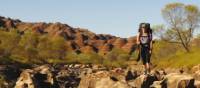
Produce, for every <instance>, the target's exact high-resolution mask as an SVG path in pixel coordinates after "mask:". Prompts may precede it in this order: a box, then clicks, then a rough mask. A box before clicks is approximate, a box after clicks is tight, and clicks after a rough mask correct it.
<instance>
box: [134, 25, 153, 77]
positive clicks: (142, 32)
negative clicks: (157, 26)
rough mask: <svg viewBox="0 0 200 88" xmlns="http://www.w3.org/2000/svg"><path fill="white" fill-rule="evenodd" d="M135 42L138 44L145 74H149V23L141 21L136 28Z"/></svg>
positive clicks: (150, 44)
mask: <svg viewBox="0 0 200 88" xmlns="http://www.w3.org/2000/svg"><path fill="white" fill-rule="evenodd" d="M137 44H138V45H139V47H140V49H139V59H140V58H141V59H142V62H143V65H144V68H145V71H144V73H145V75H149V74H150V57H151V53H152V48H153V45H152V30H151V28H150V24H149V23H141V24H140V25H139V29H138V35H137Z"/></svg>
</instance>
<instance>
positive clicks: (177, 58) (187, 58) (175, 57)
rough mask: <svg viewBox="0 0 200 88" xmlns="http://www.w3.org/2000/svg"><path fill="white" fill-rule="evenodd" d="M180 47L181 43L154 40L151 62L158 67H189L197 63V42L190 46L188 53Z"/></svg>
mask: <svg viewBox="0 0 200 88" xmlns="http://www.w3.org/2000/svg"><path fill="white" fill-rule="evenodd" d="M197 40H200V39H197ZM181 47H182V46H181V45H179V46H178V45H173V44H171V43H168V42H164V41H158V42H156V43H155V45H154V51H153V56H152V63H153V64H154V65H157V67H158V68H166V67H173V68H174V67H175V68H181V67H188V68H191V67H192V66H194V65H197V64H199V62H200V59H199V57H200V47H199V45H198V43H197V45H196V44H194V45H193V46H192V47H191V52H189V53H187V52H185V51H184V49H183V48H181Z"/></svg>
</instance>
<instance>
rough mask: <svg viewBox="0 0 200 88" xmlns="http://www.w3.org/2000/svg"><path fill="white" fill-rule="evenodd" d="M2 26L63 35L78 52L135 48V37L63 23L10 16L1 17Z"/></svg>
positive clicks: (131, 49)
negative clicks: (109, 33) (31, 20)
mask: <svg viewBox="0 0 200 88" xmlns="http://www.w3.org/2000/svg"><path fill="white" fill-rule="evenodd" d="M0 27H3V28H4V29H7V30H10V29H13V28H14V29H17V30H18V31H19V33H20V34H23V33H24V32H25V31H27V30H32V31H34V32H38V33H40V34H48V35H51V36H52V37H54V36H62V37H64V39H65V40H66V41H67V43H66V44H68V45H69V46H70V48H71V49H72V50H74V51H76V52H78V53H81V52H87V51H94V52H97V53H101V54H106V53H107V52H109V51H111V50H112V49H113V48H121V49H123V50H124V51H126V52H128V53H131V52H133V50H134V45H135V37H130V38H120V37H116V36H112V35H106V34H95V33H93V32H90V31H88V30H87V29H82V28H73V27H71V26H69V25H67V24H62V23H59V22H58V23H44V22H38V23H30V22H22V21H20V20H14V19H10V18H5V17H0Z"/></svg>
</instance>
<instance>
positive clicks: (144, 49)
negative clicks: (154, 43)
mask: <svg viewBox="0 0 200 88" xmlns="http://www.w3.org/2000/svg"><path fill="white" fill-rule="evenodd" d="M149 50H150V47H149V44H141V54H140V55H141V58H142V62H143V64H144V65H145V64H146V63H150V56H151V54H150V53H149Z"/></svg>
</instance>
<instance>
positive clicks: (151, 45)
mask: <svg viewBox="0 0 200 88" xmlns="http://www.w3.org/2000/svg"><path fill="white" fill-rule="evenodd" d="M152 50H153V37H152V35H151V41H150V52H152Z"/></svg>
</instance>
